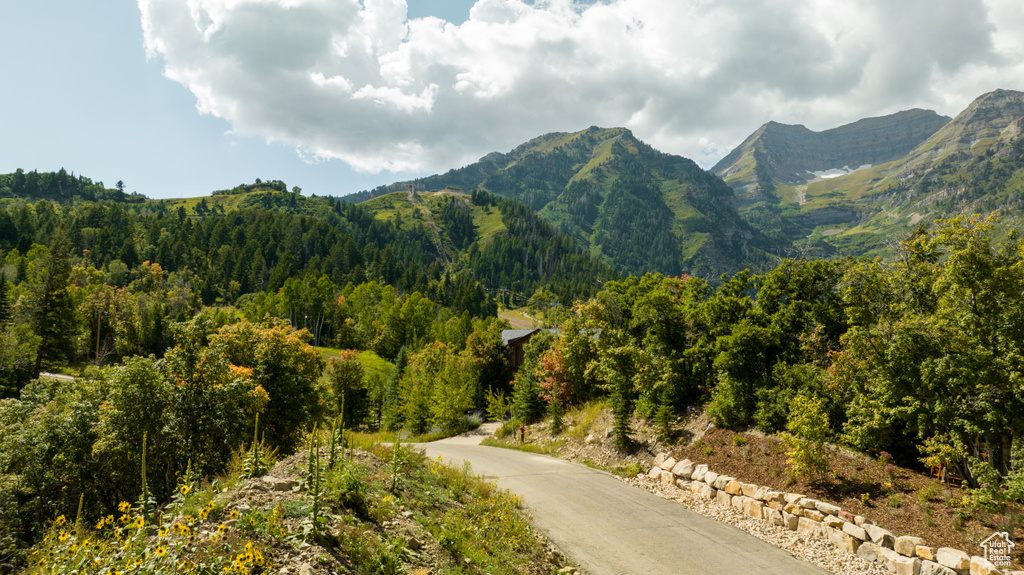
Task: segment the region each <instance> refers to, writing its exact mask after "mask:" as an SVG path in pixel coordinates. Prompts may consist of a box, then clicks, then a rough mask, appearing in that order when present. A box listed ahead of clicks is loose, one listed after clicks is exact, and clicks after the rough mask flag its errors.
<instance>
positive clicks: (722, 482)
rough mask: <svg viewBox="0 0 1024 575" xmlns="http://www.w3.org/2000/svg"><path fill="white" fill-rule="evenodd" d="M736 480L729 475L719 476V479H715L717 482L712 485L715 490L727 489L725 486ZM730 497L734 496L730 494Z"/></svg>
mask: <svg viewBox="0 0 1024 575" xmlns="http://www.w3.org/2000/svg"><path fill="white" fill-rule="evenodd" d="M735 479H736V478H735V477H729V476H728V475H719V476H718V479H715V482H714V484H713V485H712V487H714V488H715V489H725V486H726V485H728V484H729V482H730V481H734V480H735ZM709 483H710V482H709ZM730 495H732V494H731V493H730Z"/></svg>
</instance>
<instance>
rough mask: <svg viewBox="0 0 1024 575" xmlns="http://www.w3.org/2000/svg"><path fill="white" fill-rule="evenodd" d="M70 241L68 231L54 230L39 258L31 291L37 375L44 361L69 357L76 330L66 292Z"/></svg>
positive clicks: (68, 276) (69, 262)
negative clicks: (47, 248)
mask: <svg viewBox="0 0 1024 575" xmlns="http://www.w3.org/2000/svg"><path fill="white" fill-rule="evenodd" d="M70 251H71V244H70V242H69V241H68V234H67V230H66V229H65V228H63V227H61V228H60V229H58V230H57V232H56V233H55V234H54V236H53V239H52V240H51V241H50V248H49V250H47V253H46V255H45V256H44V257H43V258H42V260H41V261H40V265H39V269H40V270H41V271H40V274H41V275H40V281H39V284H37V285H36V287H35V290H34V292H35V293H34V301H35V306H34V309H33V312H34V313H33V321H32V330H33V331H34V332H35V333H36V335H38V336H39V337H40V340H41V341H40V343H39V351H38V352H37V354H36V369H35V372H36V375H37V376H38V375H39V372H40V371H42V367H43V363H53V362H59V361H62V360H68V359H71V356H72V354H73V353H74V349H75V336H76V335H77V333H78V328H77V324H78V318H77V316H76V315H75V308H74V302H72V301H71V294H70V293H68V289H67V288H68V286H69V285H70V284H71V261H70V259H69V254H70Z"/></svg>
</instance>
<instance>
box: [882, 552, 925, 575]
mask: <svg viewBox="0 0 1024 575" xmlns="http://www.w3.org/2000/svg"><path fill="white" fill-rule="evenodd" d="M886 567H888V568H889V571H890V572H892V573H895V574H896V575H920V574H921V560H920V559H918V558H917V557H906V556H904V555H902V554H900V555H897V556H896V557H894V558H893V559H892V560H891V561H889V563H888V564H887V565H886Z"/></svg>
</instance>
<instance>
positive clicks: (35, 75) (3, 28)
mask: <svg viewBox="0 0 1024 575" xmlns="http://www.w3.org/2000/svg"><path fill="white" fill-rule="evenodd" d="M0 70H3V76H2V77H3V80H2V81H0V173H9V172H13V171H14V170H15V169H16V168H23V169H25V170H32V169H38V170H40V171H53V170H57V169H60V168H61V167H63V168H65V169H67V170H68V171H72V172H74V173H76V174H83V175H85V176H88V177H90V178H92V179H93V180H94V181H95V180H99V181H103V182H104V183H105V184H106V185H107V186H108V187H113V185H114V183H115V182H117V181H118V180H122V181H123V182H124V184H125V186H126V189H127V190H129V191H138V192H139V193H142V194H145V195H147V196H149V197H154V198H167V197H182V196H199V195H206V194H208V193H209V192H211V191H213V190H217V189H225V188H231V187H234V186H235V185H238V184H241V183H251V182H252V181H254V180H255V179H256V178H262V179H264V180H270V179H276V180H283V181H285V182H286V183H287V184H288V185H289V186H299V187H301V188H302V189H303V193H305V194H312V193H315V194H317V195H335V196H341V195H345V194H349V193H353V192H358V191H361V190H365V189H371V188H373V187H376V186H378V185H382V184H389V183H392V182H395V181H400V180H404V179H409V178H412V177H416V176H421V175H428V174H433V173H438V172H444V171H447V170H449V169H451V168H457V167H461V166H463V165H466V164H469V163H471V162H473V161H475V160H477V159H478V158H480V157H482V156H484V155H486V154H487V153H490V152H493V151H499V152H506V151H508V150H510V149H512V148H514V147H515V146H517V145H519V144H520V143H522V142H525V141H527V140H529V139H530V138H533V137H536V136H539V135H541V134H544V133H548V132H555V131H560V132H572V131H578V130H583V129H586V128H587V127H589V126H595V125H596V126H602V127H618V126H622V127H627V128H629V129H631V130H632V131H633V133H634V134H635V135H636V136H637V137H639V138H640V139H642V140H644V141H646V142H647V143H649V144H651V145H652V146H654V147H656V148H658V149H660V150H662V151H665V152H669V153H674V154H679V155H683V156H686V157H689V158H691V159H693V160H695V161H697V162H698V163H700V164H701V165H702V166H704V167H705V168H708V167H711V166H712V165H713V164H714V163H715V162H716V161H717V160H718V159H720V158H721V157H723V156H724V155H725V154H727V153H728V152H729V150H731V149H732V148H733V147H735V146H736V145H738V144H739V143H740V142H741V141H742V140H743V139H744V138H745V137H746V136H748V135H749V134H750V133H751V132H753V131H754V130H756V129H757V128H758V127H759V126H760V125H762V124H763V123H765V122H767V121H769V120H775V121H779V122H784V123H792V124H804V125H806V126H807V127H809V128H811V129H813V130H823V129H828V128H832V127H836V126H839V125H842V124H845V123H849V122H853V121H856V120H858V119H860V118H864V117H870V116H879V115H884V114H889V113H893V112H897V111H900V110H905V109H909V108H926V109H932V110H936V111H937V112H939V113H941V114H945V115H949V116H954V115H956V114H957V113H959V112H960V111H961V110H962V109H963V108H964V107H966V106H967V105H968V104H970V102H971V101H972V100H973V99H974V98H976V97H978V96H980V95H981V94H983V93H985V92H988V91H991V90H994V89H997V88H1006V89H1015V90H1024V3H1022V2H1020V0H900V1H899V2H892V1H891V0H862V1H859V2H846V1H840V0H760V1H755V0H589V1H587V2H581V1H578V0H577V1H573V0H535V1H532V2H524V1H522V0H137V1H131V0H105V1H103V2H81V0H32V1H31V2H15V1H12V2H4V3H2V4H0Z"/></svg>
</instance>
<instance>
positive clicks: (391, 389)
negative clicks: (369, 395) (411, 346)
mask: <svg viewBox="0 0 1024 575" xmlns="http://www.w3.org/2000/svg"><path fill="white" fill-rule="evenodd" d="M408 362H409V350H408V349H407V348H406V347H405V346H402V349H400V350H398V356H397V357H396V358H395V371H393V372H391V377H389V378H388V382H387V384H386V385H385V387H384V398H383V405H382V406H381V420H382V421H381V427H383V428H384V429H387V430H394V429H398V427H399V426H400V424H401V406H400V405H399V397H398V395H399V394H398V387H399V382H400V381H401V380H402V374H404V373H405V366H406V364H407V363H408Z"/></svg>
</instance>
